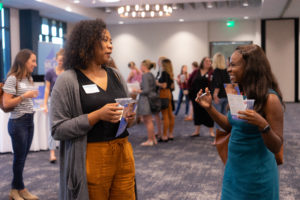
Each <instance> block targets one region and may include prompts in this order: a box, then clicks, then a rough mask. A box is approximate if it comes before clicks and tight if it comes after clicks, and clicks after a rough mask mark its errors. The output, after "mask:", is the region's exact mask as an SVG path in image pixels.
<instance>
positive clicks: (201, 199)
mask: <svg viewBox="0 0 300 200" xmlns="http://www.w3.org/2000/svg"><path fill="white" fill-rule="evenodd" d="M181 111H183V109H182V110H181ZM299 113H300V104H287V105H286V112H285V124H284V126H285V127H284V138H285V141H284V164H283V165H282V166H280V167H279V171H280V199H281V200H294V199H295V200H296V199H300V184H299V183H300V131H299V130H300V125H299V121H300V115H299ZM183 117H184V116H183V113H180V114H179V115H178V116H177V117H176V123H175V131H174V136H175V140H174V141H170V142H168V143H163V144H161V143H159V144H158V145H156V146H154V147H142V146H140V145H139V144H140V143H141V142H143V141H144V140H146V130H145V127H144V125H143V124H138V125H136V126H135V127H133V128H131V129H130V133H131V136H130V141H131V142H132V145H133V148H134V156H135V162H136V179H137V189H138V199H139V200H185V199H186V200H206V199H207V200H211V199H220V195H221V188H222V176H223V170H224V167H223V164H222V162H221V161H220V159H219V157H218V155H217V152H216V149H215V147H214V146H212V145H211V144H210V143H211V142H212V138H211V137H209V134H208V129H207V128H205V127H201V137H198V138H194V139H192V138H190V137H188V135H190V134H191V133H192V132H193V123H192V122H186V121H184V120H183ZM48 156H49V152H48V151H41V152H32V153H30V154H29V155H28V159H27V162H26V166H25V171H24V180H25V184H26V187H27V188H29V189H30V190H31V191H32V192H33V193H34V194H36V195H38V196H39V197H40V199H41V200H56V199H57V194H58V179H59V171H58V165H57V164H55V165H53V164H50V163H49V162H48ZM11 164H12V154H0V200H2V199H3V200H4V199H8V192H9V190H10V181H11V176H12V172H11Z"/></svg>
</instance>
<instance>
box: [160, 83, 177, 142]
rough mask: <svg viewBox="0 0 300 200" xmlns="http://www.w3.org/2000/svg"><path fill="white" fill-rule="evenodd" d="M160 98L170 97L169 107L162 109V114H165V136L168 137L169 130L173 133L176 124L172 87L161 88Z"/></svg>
mask: <svg viewBox="0 0 300 200" xmlns="http://www.w3.org/2000/svg"><path fill="white" fill-rule="evenodd" d="M159 97H160V98H168V99H169V106H168V108H166V109H164V110H161V113H162V116H163V119H164V121H163V125H164V128H163V136H164V137H168V130H169V134H173V129H174V124H175V117H174V115H173V111H172V93H171V90H170V89H161V90H160V94H159Z"/></svg>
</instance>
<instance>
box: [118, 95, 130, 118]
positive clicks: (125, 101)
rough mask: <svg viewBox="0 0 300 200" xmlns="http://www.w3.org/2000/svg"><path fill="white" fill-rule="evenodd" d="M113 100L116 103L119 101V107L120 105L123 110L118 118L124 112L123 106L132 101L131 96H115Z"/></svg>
mask: <svg viewBox="0 0 300 200" xmlns="http://www.w3.org/2000/svg"><path fill="white" fill-rule="evenodd" d="M115 101H116V102H117V103H119V107H122V108H123V110H122V113H121V115H120V120H121V119H122V116H123V114H124V109H125V106H127V105H128V104H129V103H131V101H132V98H117V99H115Z"/></svg>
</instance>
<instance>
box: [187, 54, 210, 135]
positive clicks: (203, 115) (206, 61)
mask: <svg viewBox="0 0 300 200" xmlns="http://www.w3.org/2000/svg"><path fill="white" fill-rule="evenodd" d="M212 72H213V71H212V67H211V60H210V58H209V57H204V58H203V59H202V60H201V62H200V67H199V69H197V70H195V71H194V72H193V74H192V75H191V77H190V79H189V81H188V88H189V98H190V99H191V101H192V103H193V112H194V125H195V131H194V132H193V133H192V135H191V137H197V136H199V135H200V126H201V125H202V124H204V125H205V126H207V127H208V128H209V133H210V135H211V136H214V129H213V126H214V121H213V120H212V119H211V117H210V116H209V115H208V113H207V112H206V111H205V109H204V108H202V107H201V106H200V105H199V104H198V103H197V102H196V101H195V98H196V96H197V93H198V91H199V90H200V89H203V90H204V89H205V88H206V87H210V86H211V84H210V83H211V81H212Z"/></svg>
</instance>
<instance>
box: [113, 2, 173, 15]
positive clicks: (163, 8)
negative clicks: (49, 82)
mask: <svg viewBox="0 0 300 200" xmlns="http://www.w3.org/2000/svg"><path fill="white" fill-rule="evenodd" d="M117 11H118V14H119V15H120V17H133V18H136V17H140V18H147V17H148V18H149V17H158V16H159V17H168V16H171V14H172V12H173V8H172V7H171V6H169V5H167V4H165V5H162V4H156V5H149V4H145V5H139V4H137V5H132V6H130V5H126V6H122V7H119V8H118V9H117Z"/></svg>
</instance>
